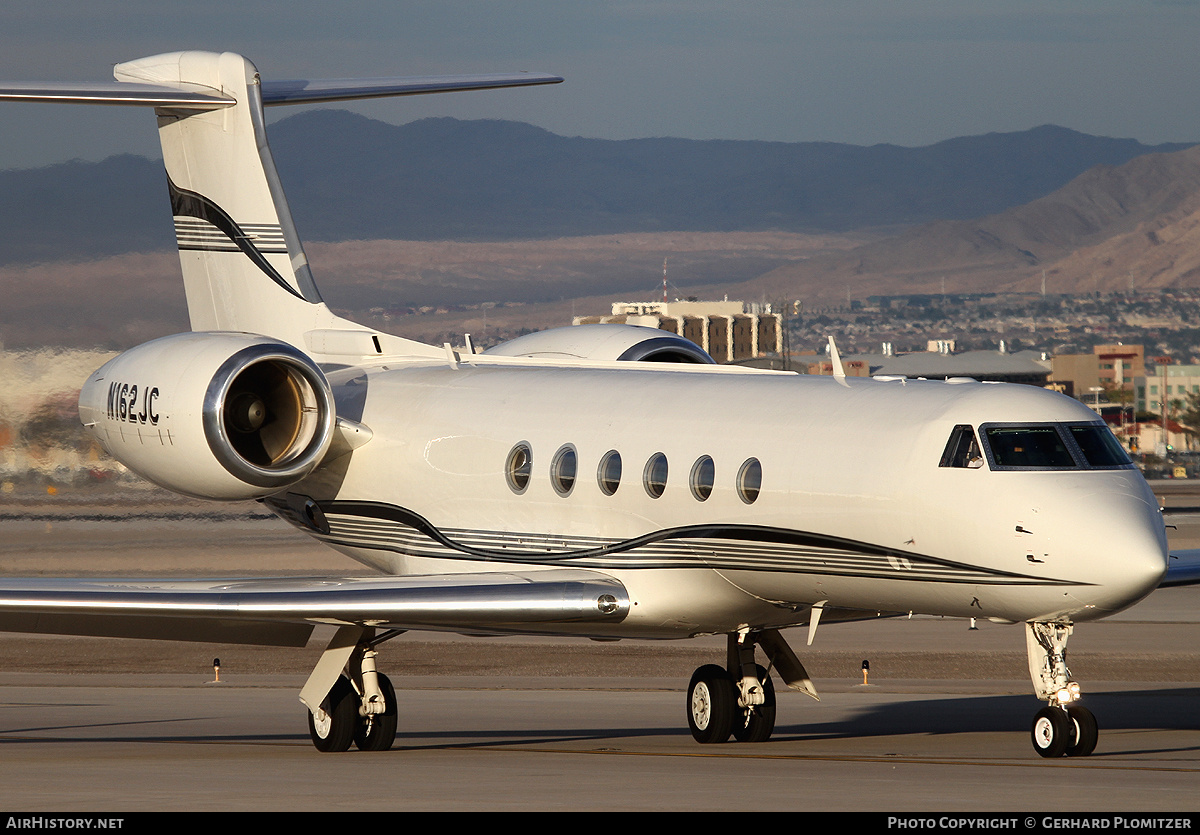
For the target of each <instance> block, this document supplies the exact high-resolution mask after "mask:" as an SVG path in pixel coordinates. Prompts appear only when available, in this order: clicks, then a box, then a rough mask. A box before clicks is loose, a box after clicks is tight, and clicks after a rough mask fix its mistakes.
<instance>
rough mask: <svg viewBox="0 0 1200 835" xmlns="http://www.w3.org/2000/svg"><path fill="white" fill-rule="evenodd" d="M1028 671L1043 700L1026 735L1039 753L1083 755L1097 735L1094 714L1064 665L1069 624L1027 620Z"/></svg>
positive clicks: (1097, 729)
mask: <svg viewBox="0 0 1200 835" xmlns="http://www.w3.org/2000/svg"><path fill="white" fill-rule="evenodd" d="M1025 626H1026V632H1025V637H1026V648H1027V649H1028V653H1029V675H1030V678H1032V679H1033V687H1034V690H1035V691H1036V692H1037V695H1038V698H1039V699H1042V700H1044V701H1045V702H1047V707H1044V708H1042V709H1041V710H1039V711H1038V712H1037V715H1036V716H1035V717H1034V718H1033V727H1032V729H1031V730H1030V739H1031V740H1032V741H1033V750H1035V751H1037V752H1038V754H1039V755H1041V756H1043V757H1048V758H1049V757H1061V756H1064V755H1065V756H1068V757H1086V756H1087V755H1089V754H1091V753H1092V752H1093V751H1094V750H1096V741H1097V740H1098V738H1099V736H1100V731H1099V727H1098V726H1097V724H1096V717H1095V716H1093V715H1092V712H1091V711H1090V710H1088V709H1087V708H1086V707H1084V706H1083V705H1081V704H1078V701H1079V698H1080V690H1079V685H1078V684H1077V683H1076V682H1075V681H1073V680H1072V679H1071V671H1070V670H1069V669H1067V638H1069V637H1070V635H1071V631H1072V628H1073V627H1072V626H1071V625H1070V624H1061V623H1027V624H1025Z"/></svg>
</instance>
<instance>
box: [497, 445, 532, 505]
mask: <svg viewBox="0 0 1200 835" xmlns="http://www.w3.org/2000/svg"><path fill="white" fill-rule="evenodd" d="M532 472H533V451H532V450H530V448H529V444H527V443H525V442H524V441H522V442H521V443H519V444H517V445H516V446H515V447H513V448H512V451H511V452H509V453H508V461H507V462H506V463H505V465H504V477H505V478H506V479H507V480H508V486H509V488H510V489H512V491H513V492H514V493H516V494H517V495H520V494H521V493H524V492H525V490H526V488H528V487H529V476H530V474H531V473H532Z"/></svg>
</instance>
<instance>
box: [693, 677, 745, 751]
mask: <svg viewBox="0 0 1200 835" xmlns="http://www.w3.org/2000/svg"><path fill="white" fill-rule="evenodd" d="M687 698H688V705H687V706H688V727H689V728H690V729H691V731H692V736H693V737H694V738H695V740H696V741H697V742H699V743H702V744H706V745H707V744H710V743H714V742H724V741H725V740H727V739H729V734H730V733H731V732H732V731H733V724H734V720H735V718H736V716H735V714H736V713H737V695H736V688H735V687H734V684H733V680H732V679H730V678H729V673H727V672H725V668H724V667H718V666H717V665H716V664H705V665H704V666H703V667H701V668H700V669H698V670H696V672H695V673H693V674H692V681H691V684H689V685H688V696H687Z"/></svg>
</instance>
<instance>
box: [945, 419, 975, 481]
mask: <svg viewBox="0 0 1200 835" xmlns="http://www.w3.org/2000/svg"><path fill="white" fill-rule="evenodd" d="M938 466H940V467H958V468H961V469H972V470H973V469H976V468H978V467H982V466H983V453H982V452H980V450H979V442H978V441H976V440H975V430H974V429H973V428H971V427H970V426H968V425H967V424H965V423H964V424H959V425H958V426H956V427H954V431H953V432H951V433H950V440H949V441H947V442H946V449H945V451H944V452H942V461H941V463H940V464H939V465H938Z"/></svg>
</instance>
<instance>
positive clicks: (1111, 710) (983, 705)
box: [773, 687, 1200, 739]
mask: <svg viewBox="0 0 1200 835" xmlns="http://www.w3.org/2000/svg"><path fill="white" fill-rule="evenodd" d="M1198 699H1200V688H1196V687H1188V688H1172V689H1170V690H1138V691H1121V692H1097V693H1090V694H1087V695H1086V696H1085V698H1084V699H1083V701H1082V704H1083V705H1085V706H1086V707H1087V708H1088V709H1089V710H1091V711H1092V712H1093V713H1094V714H1095V715H1096V719H1097V721H1098V723H1099V725H1100V729H1101V733H1103V732H1104V731H1106V730H1107V731H1115V730H1151V729H1155V730H1200V714H1198V713H1197V711H1196V707H1195V706H1196V704H1197V700H1198ZM1040 706H1041V703H1040V702H1039V701H1038V700H1037V699H1035V698H1034V697H1033V696H1032V695H1029V696H970V697H968V696H958V697H947V698H945V699H921V700H915V701H911V702H893V703H889V704H885V705H877V706H872V707H868V708H864V709H863V710H861V711H859V712H857V713H855V714H854V715H853V716H852V717H849V718H847V719H843V720H839V721H836V722H824V723H813V724H806V723H803V722H801V723H798V724H795V723H793V724H786V725H785V724H779V725H776V727H775V735H774V737H773V739H822V738H824V739H828V738H838V737H864V736H895V735H902V734H955V733H994V732H1002V731H1013V730H1017V729H1020V730H1022V731H1024V730H1027V729H1028V727H1029V725H1030V723H1031V722H1032V720H1033V716H1034V714H1035V713H1036V712H1037V711H1038V709H1039V707H1040Z"/></svg>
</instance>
